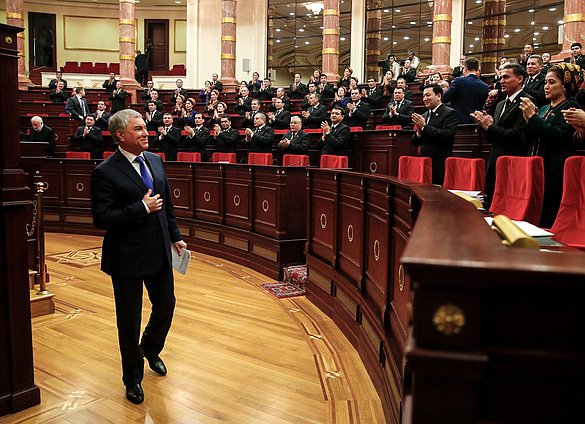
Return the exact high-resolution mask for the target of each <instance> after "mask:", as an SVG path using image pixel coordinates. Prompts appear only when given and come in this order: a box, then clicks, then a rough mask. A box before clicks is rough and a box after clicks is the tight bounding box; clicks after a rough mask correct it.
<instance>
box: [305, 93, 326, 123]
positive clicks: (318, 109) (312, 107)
mask: <svg viewBox="0 0 585 424" xmlns="http://www.w3.org/2000/svg"><path fill="white" fill-rule="evenodd" d="M320 102H321V95H320V94H318V93H313V94H311V95H310V96H309V108H308V109H307V110H303V111H302V112H301V116H302V117H303V123H304V125H305V127H306V128H321V123H322V122H323V121H325V120H327V107H326V106H325V105H322V104H321V103H320Z"/></svg>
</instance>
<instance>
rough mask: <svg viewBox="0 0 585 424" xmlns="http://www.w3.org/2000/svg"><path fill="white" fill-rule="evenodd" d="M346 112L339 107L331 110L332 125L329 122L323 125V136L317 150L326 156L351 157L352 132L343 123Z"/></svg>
mask: <svg viewBox="0 0 585 424" xmlns="http://www.w3.org/2000/svg"><path fill="white" fill-rule="evenodd" d="M344 113H345V111H344V110H343V109H342V108H340V107H339V106H335V107H333V109H331V125H329V123H328V122H327V121H324V122H323V123H322V124H321V128H322V129H323V136H322V137H321V139H320V140H319V144H318V145H317V148H318V149H320V150H321V153H322V154H325V155H338V156H349V152H350V147H351V146H350V142H351V132H350V130H349V127H348V126H347V125H345V124H344V123H343V115H344Z"/></svg>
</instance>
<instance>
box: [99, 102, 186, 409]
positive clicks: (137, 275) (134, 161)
mask: <svg viewBox="0 0 585 424" xmlns="http://www.w3.org/2000/svg"><path fill="white" fill-rule="evenodd" d="M109 130H110V132H111V134H112V137H113V139H114V141H115V142H117V143H118V150H117V151H116V153H115V154H114V155H113V156H111V157H109V158H108V159H107V160H105V161H103V162H102V163H100V164H99V165H98V166H97V167H96V169H95V170H94V171H93V174H92V177H91V203H92V216H93V222H94V224H95V226H96V227H98V228H100V229H104V230H106V234H105V236H104V241H103V247H102V267H101V269H102V271H104V272H105V273H106V274H108V275H110V276H111V278H112V284H113V287H114V300H115V304H116V321H117V326H118V339H119V343H120V352H121V354H122V370H123V376H122V381H123V382H124V385H125V386H126V398H127V399H128V400H129V401H130V402H132V403H137V404H138V403H142V402H143V401H144V391H143V390H142V385H141V382H142V378H143V375H144V362H143V355H144V356H145V357H146V359H147V361H148V363H149V366H150V368H151V369H152V370H153V371H154V372H156V373H157V374H159V375H165V374H166V373H167V369H166V367H165V364H164V363H163V361H162V359H161V358H160V356H159V354H160V352H161V351H162V349H163V347H164V344H165V339H166V336H167V334H168V332H169V329H170V327H171V322H172V318H173V311H174V308H175V295H174V288H173V271H172V259H171V249H176V250H177V252H179V254H181V249H183V248H186V247H187V244H186V243H185V242H184V241H183V240H182V237H181V233H180V232H179V228H178V227H177V223H176V219H175V212H174V209H173V205H172V202H171V197H172V196H171V195H170V193H169V191H170V189H169V184H168V181H167V178H166V174H165V170H164V167H163V163H162V160H161V159H160V157H159V156H157V155H155V154H153V153H150V152H148V151H147V149H148V133H147V131H146V124H145V123H144V121H143V119H142V117H141V116H140V114H139V113H138V112H136V111H134V110H131V109H126V110H123V111H120V112H118V113H117V114H115V115H114V116H112V118H111V119H110V126H109ZM143 284H144V285H145V286H146V289H147V291H148V295H149V298H150V301H151V303H152V313H151V315H150V319H149V321H148V324H147V325H146V328H145V329H144V332H143V333H142V340H141V341H140V344H139V338H140V321H141V315H142V290H143V289H142V287H143Z"/></svg>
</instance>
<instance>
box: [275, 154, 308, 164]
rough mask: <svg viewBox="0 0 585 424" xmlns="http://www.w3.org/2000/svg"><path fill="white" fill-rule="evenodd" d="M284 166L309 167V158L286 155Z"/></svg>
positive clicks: (283, 158) (283, 161)
mask: <svg viewBox="0 0 585 424" xmlns="http://www.w3.org/2000/svg"><path fill="white" fill-rule="evenodd" d="M282 166H309V156H307V155H284V156H283V157H282Z"/></svg>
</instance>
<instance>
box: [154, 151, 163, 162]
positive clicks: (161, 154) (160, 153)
mask: <svg viewBox="0 0 585 424" xmlns="http://www.w3.org/2000/svg"><path fill="white" fill-rule="evenodd" d="M154 153H155V154H157V155H159V156H160V158H161V159H162V160H163V162H164V161H165V154H164V153H163V152H154Z"/></svg>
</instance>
